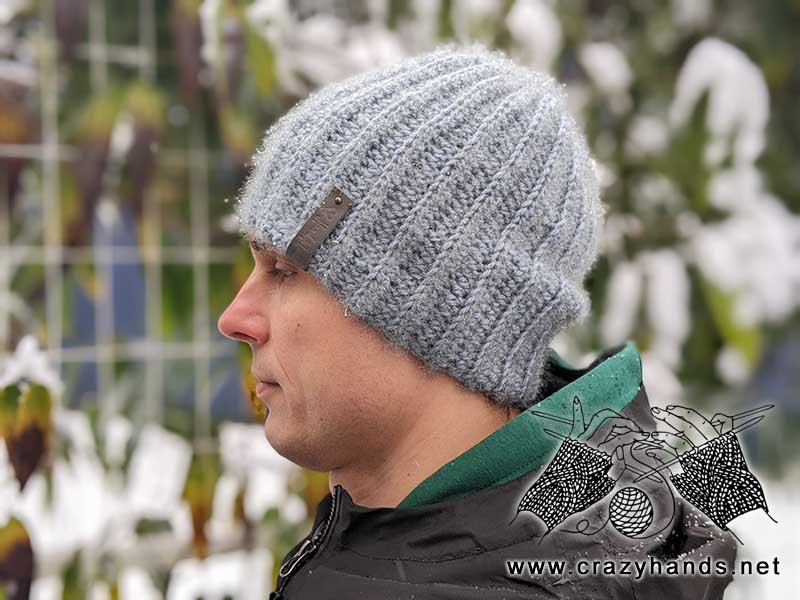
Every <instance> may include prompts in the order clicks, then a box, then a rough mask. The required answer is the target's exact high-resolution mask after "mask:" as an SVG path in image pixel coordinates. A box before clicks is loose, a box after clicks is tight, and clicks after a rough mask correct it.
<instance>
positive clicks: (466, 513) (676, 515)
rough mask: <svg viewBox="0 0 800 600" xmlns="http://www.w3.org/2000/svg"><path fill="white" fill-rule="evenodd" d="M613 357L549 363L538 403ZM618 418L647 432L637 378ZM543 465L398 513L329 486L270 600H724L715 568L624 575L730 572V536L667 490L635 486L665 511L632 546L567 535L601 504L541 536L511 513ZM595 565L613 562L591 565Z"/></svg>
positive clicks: (612, 537)
mask: <svg viewBox="0 0 800 600" xmlns="http://www.w3.org/2000/svg"><path fill="white" fill-rule="evenodd" d="M618 351H619V347H617V348H613V349H611V350H608V351H606V352H605V353H603V354H602V355H601V356H600V357H598V358H597V359H596V360H595V361H594V362H593V363H592V364H591V365H589V366H588V367H586V368H585V369H572V368H568V367H564V365H563V364H560V363H559V362H557V361H554V360H553V359H552V358H551V359H549V361H548V363H547V365H546V367H545V376H544V377H543V380H542V381H543V383H542V389H541V391H540V393H539V398H538V400H541V399H543V398H546V397H548V396H549V395H551V394H553V393H554V392H556V391H558V390H559V389H560V388H561V387H564V386H566V385H567V384H569V383H570V382H572V381H575V380H576V379H577V378H579V377H582V376H585V375H586V374H588V373H590V372H592V370H593V369H594V368H595V367H596V366H597V365H599V364H600V363H601V362H603V361H604V360H606V359H608V358H609V357H613V355H614V354H615V353H616V352H618ZM598 372H599V371H598ZM584 381H586V380H584ZM620 412H621V413H622V415H623V416H626V417H628V418H631V419H633V420H634V421H636V422H637V423H639V424H640V425H641V426H642V427H643V428H645V429H654V428H655V426H654V422H653V420H652V416H651V414H650V411H649V403H648V400H647V395H646V393H645V389H644V386H643V385H642V384H641V382H640V383H639V386H638V389H637V390H636V392H635V397H634V398H633V400H632V401H629V403H627V405H626V406H625V407H624V408H623V409H622V410H621V411H620ZM546 467H547V462H546V461H545V463H543V464H535V465H533V466H532V468H531V469H528V470H527V471H526V472H525V474H524V475H522V476H521V477H516V478H515V479H512V480H511V481H508V482H506V483H504V484H502V485H499V486H496V487H491V488H488V489H481V490H480V491H476V492H474V493H469V494H467V495H463V496H461V497H457V498H455V499H449V500H445V501H441V502H433V503H431V504H426V505H422V506H413V507H409V508H365V507H361V506H358V505H356V504H354V503H353V500H352V498H351V497H350V495H349V494H348V493H347V491H346V490H345V489H344V488H342V487H341V486H338V485H337V486H336V487H335V489H334V492H333V494H328V495H327V496H326V497H325V498H324V499H323V500H322V502H321V503H320V504H319V506H318V507H317V511H316V517H315V522H314V525H313V527H312V531H311V533H310V534H309V536H308V537H307V538H306V539H304V540H302V541H301V542H300V543H298V544H297V545H296V546H295V547H294V548H293V549H292V550H291V551H290V552H289V554H288V555H287V557H286V558H285V559H284V561H283V563H282V565H281V571H280V576H279V579H278V584H277V588H276V591H274V592H273V593H272V594H271V595H270V600H286V599H288V600H299V599H301V598H302V599H315V600H317V599H319V600H324V599H331V600H333V599H336V600H341V599H350V598H353V599H355V598H360V599H369V600H379V599H380V600H389V599H398V600H399V599H401V598H402V599H412V598H414V599H420V600H422V599H425V600H450V599H453V600H455V599H460V600H471V599H475V600H477V599H481V600H484V599H492V600H494V599H496V600H500V599H501V598H505V599H512V598H515V599H516V598H542V599H544V598H548V599H552V598H576V599H577V598H581V599H583V598H603V599H622V598H625V599H631V600H633V599H639V600H642V599H661V598H663V599H665V600H666V599H669V600H678V599H689V598H692V599H694V598H696V599H698V600H701V599H704V600H711V599H715V598H722V597H723V593H724V589H725V587H726V585H727V584H728V583H729V581H730V580H731V575H729V574H719V571H715V570H714V569H715V568H716V567H714V566H712V575H698V574H696V575H694V576H691V575H681V576H677V577H676V576H661V577H657V576H652V575H645V576H643V577H641V578H637V577H636V576H635V572H636V571H635V566H634V565H633V562H632V561H635V560H638V561H641V562H640V564H644V563H647V568H648V569H657V567H655V566H652V565H653V563H654V562H657V561H659V560H660V561H670V560H671V559H676V558H677V557H678V556H679V555H681V557H682V558H683V559H684V560H685V561H686V560H688V561H689V562H692V561H694V563H695V564H694V567H695V568H699V564H700V562H701V561H702V559H706V561H708V560H709V559H708V558H707V557H711V558H710V560H711V561H714V560H724V561H726V563H725V564H726V565H728V566H730V565H732V563H733V560H734V557H735V551H736V546H735V542H734V541H733V538H732V536H731V535H730V534H728V533H727V532H723V531H721V530H720V529H719V528H717V527H716V526H714V525H712V524H710V523H709V521H708V519H707V518H706V517H705V516H704V515H703V514H702V513H700V512H699V511H697V510H696V509H695V508H694V507H692V506H691V505H690V504H688V503H687V502H686V501H684V500H682V499H681V498H680V496H678V495H673V494H670V493H669V492H668V491H667V490H668V488H667V487H666V486H663V485H662V486H659V485H656V484H654V483H650V482H648V481H647V480H644V481H642V482H640V483H641V484H643V485H642V486H641V487H642V488H643V489H644V490H646V491H647V492H648V494H649V497H650V498H651V499H652V500H653V505H654V506H655V507H656V508H657V510H656V514H657V515H659V514H661V515H666V516H665V517H663V519H664V521H663V525H664V526H663V528H661V529H662V530H661V533H660V534H659V535H655V536H650V537H647V538H643V539H632V538H630V537H626V536H623V535H621V534H620V533H619V532H617V531H616V530H615V529H614V528H612V527H611V526H610V524H609V525H607V526H606V527H604V528H602V529H600V530H599V532H598V533H595V534H593V535H585V534H583V533H569V532H567V531H566V530H567V529H571V530H572V531H576V527H575V523H577V522H578V521H579V520H580V519H581V518H583V517H585V516H586V515H590V516H591V515H592V514H594V515H595V516H597V517H598V518H600V516H601V513H602V511H603V510H607V501H606V503H605V508H604V506H603V504H604V503H603V502H599V503H597V504H596V505H594V506H593V507H590V508H589V509H587V510H586V511H583V512H582V513H580V514H576V515H574V516H573V518H572V519H567V520H566V521H564V522H563V523H562V525H560V526H558V527H555V528H554V529H553V530H551V531H549V532H547V531H546V526H545V525H544V523H543V521H542V520H541V519H539V518H537V517H536V516H534V515H533V514H532V513H530V512H519V513H518V512H517V509H518V507H519V505H520V500H521V499H522V498H523V496H524V495H525V493H526V491H527V490H528V489H529V488H530V487H531V485H532V484H533V483H534V482H535V481H536V480H537V479H538V477H539V476H540V475H541V473H542V472H543V471H544V470H545V469H546ZM608 496H609V497H611V496H613V494H608ZM606 514H607V513H606ZM657 519H658V517H656V520H657ZM569 523H572V525H571V526H567V524H569ZM545 533H546V535H544V534H545ZM651 557H652V558H651ZM547 559H550V560H554V559H555V560H558V559H563V560H564V561H565V563H564V569H565V570H564V572H563V573H561V574H559V573H557V572H547V571H545V572H544V573H542V574H537V575H532V574H531V573H530V570H529V569H530V568H531V566H530V565H529V562H528V561H534V560H547ZM594 559H596V560H598V561H612V560H613V561H615V562H614V563H613V566H611V567H610V566H607V565H608V564H609V563H608V562H601V563H598V564H600V565H601V566H600V567H595V566H594V565H592V563H591V561H592V560H594ZM508 561H522V562H516V563H513V564H516V566H517V567H519V566H520V565H522V566H523V572H522V573H521V574H520V573H518V572H517V573H513V574H512V572H510V571H513V569H514V567H513V564H512V565H511V566H510V565H509V563H508ZM579 561H584V562H583V565H582V567H581V568H583V569H584V571H585V570H586V569H592V568H600V569H601V571H602V569H610V568H614V569H615V570H617V572H619V571H624V570H625V569H626V567H625V564H626V562H627V563H628V567H627V569H630V570H631V574H630V575H624V574H617V575H616V576H612V575H602V574H598V575H583V574H579V573H577V568H578V562H579ZM587 561H588V562H587ZM673 562H674V560H673ZM680 564H681V565H684V564H685V563H680ZM665 565H666V563H662V567H661V568H662V572H666V568H665ZM673 566H675V565H673ZM532 568H534V569H535V568H536V566H535V565H534V566H533V567H532ZM640 568H641V567H640ZM680 568H688V567H684V566H681V567H680ZM714 573H716V574H714ZM727 573H730V568H728V569H727Z"/></svg>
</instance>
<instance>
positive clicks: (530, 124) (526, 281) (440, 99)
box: [219, 45, 733, 599]
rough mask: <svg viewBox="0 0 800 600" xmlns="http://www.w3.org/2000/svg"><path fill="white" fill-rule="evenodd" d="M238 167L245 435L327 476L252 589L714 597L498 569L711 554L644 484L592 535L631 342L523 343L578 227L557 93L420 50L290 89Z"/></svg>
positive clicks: (532, 78) (479, 56)
mask: <svg viewBox="0 0 800 600" xmlns="http://www.w3.org/2000/svg"><path fill="white" fill-rule="evenodd" d="M253 162H254V166H253V169H252V171H251V174H250V176H249V178H248V180H247V182H246V183H245V185H244V186H243V190H242V194H241V196H240V198H239V200H238V202H237V214H238V217H239V222H240V226H241V231H242V233H243V235H244V236H245V238H246V239H247V240H248V242H249V243H250V247H251V251H252V253H253V256H254V259H255V268H254V269H253V272H252V273H251V275H250V277H249V278H248V280H247V281H246V282H245V284H244V285H243V287H242V288H241V290H240V291H239V293H238V294H237V296H236V298H235V299H234V300H233V302H232V303H231V305H230V306H229V307H228V308H227V309H226V311H225V312H224V313H223V314H222V316H221V317H220V319H219V329H220V331H222V333H223V334H225V335H226V336H228V337H231V338H234V339H238V340H241V341H244V342H246V343H248V344H249V345H250V346H251V348H252V350H253V366H252V370H253V373H254V374H255V376H256V377H257V378H258V379H259V381H260V382H261V383H259V385H258V389H257V394H258V396H259V397H260V398H261V399H263V401H264V402H265V404H266V406H267V408H268V416H267V420H266V422H265V425H264V430H265V435H266V437H267V439H268V441H269V442H270V443H271V444H272V445H273V447H274V448H275V449H276V450H277V451H278V452H279V453H280V454H281V455H283V456H285V457H286V458H288V459H290V460H292V461H293V462H295V463H297V464H299V465H302V466H304V467H306V468H309V469H313V470H318V471H327V472H328V473H329V475H330V486H331V494H329V495H328V496H327V497H326V498H325V499H324V500H323V501H322V502H321V503H320V505H319V507H318V509H317V514H316V519H315V523H314V526H313V528H312V531H311V532H310V533H309V535H308V537H307V538H305V539H304V540H302V541H301V542H300V543H298V545H297V546H295V548H294V549H293V550H292V551H291V552H290V553H289V555H288V556H287V557H286V558H285V559H284V561H283V563H282V566H281V571H280V578H279V580H278V587H277V589H276V591H275V592H273V594H272V595H271V598H273V599H277V598H290V599H294V598H315V599H317V598H442V599H445V598H448V599H449V598H481V599H483V598H540V597H541V598H545V597H547V598H553V597H558V598H562V597H563V598H573V597H574V598H578V597H581V598H583V597H602V598H634V597H637V598H651V597H659V598H660V597H663V598H667V597H669V598H694V597H696V598H719V597H722V593H723V589H724V587H725V585H726V584H727V582H728V581H729V579H730V576H723V577H690V578H687V577H681V578H674V577H672V578H660V579H657V578H647V577H645V578H641V579H639V580H633V579H632V578H630V577H626V576H606V575H603V574H602V573H601V574H599V575H598V574H595V575H589V576H585V575H584V574H579V573H577V572H576V571H574V570H572V571H569V572H567V571H564V572H562V573H544V574H541V575H536V576H534V575H532V574H519V573H513V572H509V571H510V569H509V567H508V563H507V561H509V560H511V559H515V558H525V559H530V558H547V559H564V560H565V561H567V562H568V563H569V565H568V569H574V563H575V562H576V560H577V559H578V558H579V557H607V556H613V557H616V558H618V559H620V560H622V559H632V558H642V557H644V558H647V557H649V556H654V557H658V558H659V559H669V558H671V557H676V556H677V555H678V554H684V555H691V554H692V553H693V552H696V553H697V555H698V556H705V555H708V554H712V555H714V556H722V557H724V558H726V559H729V560H730V559H732V557H733V544H732V542H731V541H730V538H729V537H727V536H724V535H722V533H721V532H720V531H719V530H712V529H711V528H708V527H704V526H702V525H699V524H697V523H698V522H697V518H698V516H699V517H702V515H698V514H695V513H692V512H691V507H690V506H689V505H687V504H686V503H683V502H677V503H676V502H674V501H673V497H672V495H671V494H670V493H669V491H668V487H667V486H666V485H665V483H664V481H663V480H660V479H659V478H658V477H656V476H651V477H650V478H649V479H645V480H644V481H642V482H641V484H640V486H639V487H640V488H641V489H640V491H639V492H636V493H637V494H639V496H634V497H635V498H640V497H641V496H647V498H648V500H647V501H648V502H649V503H650V504H649V506H650V512H649V513H647V514H645V517H647V518H646V519H645V520H644V521H641V520H640V521H641V522H638V521H637V523H639V525H637V526H639V529H641V531H639V530H638V529H635V528H632V527H633V525H631V523H627V522H626V523H627V524H626V525H625V526H622V525H620V524H619V523H618V522H616V525H615V526H616V527H617V530H615V529H614V528H613V527H612V525H611V524H608V525H607V526H604V525H603V523H601V521H602V515H603V514H605V515H606V521H608V519H609V518H610V517H609V515H611V512H610V508H609V507H610V506H611V503H613V499H612V500H611V503H609V498H612V493H611V489H612V488H614V486H615V482H616V483H621V481H622V479H617V478H618V477H619V478H621V477H622V475H623V474H625V473H628V474H629V475H630V473H631V472H632V473H636V474H641V473H642V472H643V471H644V470H645V469H644V468H639V470H638V471H630V472H629V471H628V470H626V465H632V463H631V462H630V461H631V456H632V454H631V452H632V451H633V450H632V449H638V450H637V452H638V454H639V459H642V458H644V457H642V453H643V451H644V450H647V449H648V448H649V449H650V450H652V449H653V448H654V447H655V446H654V445H649V446H648V445H647V442H646V438H647V431H645V430H651V429H653V428H654V423H653V419H652V416H651V415H650V413H649V406H648V404H647V398H646V395H645V392H644V387H643V386H642V381H641V361H640V357H639V354H638V350H637V348H636V346H635V344H633V343H632V342H629V343H627V344H623V345H621V346H619V347H616V348H612V349H609V350H607V351H606V352H604V353H602V354H601V356H599V357H598V358H597V359H596V360H595V361H594V362H593V363H592V364H591V365H589V366H588V367H585V368H583V369H578V368H575V367H572V366H571V365H568V364H566V363H565V362H564V361H563V360H561V359H560V358H559V357H558V355H557V354H555V353H554V352H552V351H551V350H550V349H549V343H550V341H551V340H552V338H553V337H554V336H555V335H556V334H557V333H558V332H559V331H560V330H561V329H563V328H565V327H567V326H569V325H571V324H574V323H576V322H579V321H580V320H582V319H583V318H585V317H586V315H587V314H588V311H589V299H588V294H587V293H586V290H585V289H584V288H583V280H584V279H585V276H586V274H587V273H588V272H589V271H590V269H591V268H592V266H593V264H594V262H595V260H596V258H597V253H598V246H599V240H600V236H601V232H602V222H603V213H604V210H603V205H602V202H601V201H600V198H599V193H598V185H597V179H596V175H595V172H594V170H593V167H592V162H591V159H590V156H589V152H588V148H587V146H586V142H585V140H584V138H583V136H582V134H581V133H580V131H579V128H578V127H577V126H576V124H575V122H574V120H573V119H572V118H571V117H570V115H569V112H568V111H567V109H566V102H565V99H564V96H563V92H562V90H561V88H560V86H559V85H558V84H557V83H555V82H554V81H553V80H552V79H550V78H549V77H546V76H544V75H541V74H538V73H534V72H531V71H529V70H527V69H524V68H522V67H520V66H518V65H515V64H514V63H513V62H512V61H511V60H509V59H508V58H507V57H506V56H505V55H503V54H502V53H500V52H499V51H489V50H487V49H486V48H484V47H482V46H479V45H474V46H469V47H458V46H453V45H447V46H442V47H440V48H438V49H436V50H435V51H433V52H431V53H429V54H426V55H423V56H417V57H413V58H409V59H406V60H404V61H401V62H400V63H397V64H394V65H390V66H388V67H385V68H383V69H378V70H374V71H371V72H368V73H364V74H361V75H358V76H355V77H352V78H350V79H347V80H345V81H341V82H338V83H336V84H332V85H329V86H327V87H326V88H324V89H322V90H320V91H319V92H317V93H315V94H312V95H311V96H310V97H309V98H307V99H306V100H304V101H303V102H301V103H299V104H298V105H297V106H295V107H294V108H293V109H292V110H290V111H289V112H288V113H287V114H286V115H284V116H283V117H282V118H281V119H280V120H279V121H278V122H277V123H276V124H275V125H274V126H273V127H272V128H271V129H270V130H269V131H268V132H267V134H266V136H265V138H264V143H263V145H262V147H261V148H260V149H259V151H258V152H257V154H256V156H255V157H254V161H253ZM584 414H585V415H586V418H585V419H584V416H583V415H584ZM592 415H594V417H595V418H591V417H592ZM587 421H588V424H587ZM565 424H568V425H565ZM600 443H602V444H606V445H605V446H599V444H600ZM559 444H561V447H562V448H565V449H566V450H569V452H570V454H569V459H568V460H566V461H565V460H562V459H563V458H564V456H567V455H566V454H565V452H561V451H560V450H559ZM590 444H593V445H590ZM637 444H638V445H637ZM642 444H645V445H644V446H643V445H642ZM623 447H625V448H627V450H626V451H625V452H622V451H621V449H622V448H623ZM618 449H620V450H618ZM557 451H558V453H557ZM626 452H627V456H628V462H625V461H624V460H620V458H621V457H624V456H626ZM612 454H613V455H614V456H615V457H616V458H615V459H614V463H615V466H614V468H613V469H611V468H610V465H611V462H612ZM554 456H555V458H554ZM648 456H649V457H650V458H651V460H650V462H649V463H643V464H644V465H646V464H649V465H652V466H657V464H658V463H654V462H652V457H653V456H654V455H653V454H652V453H650V454H648ZM551 459H552V461H551ZM559 460H561V462H559ZM632 460H637V459H636V456H633V458H632ZM644 460H645V461H646V460H647V458H644ZM548 461H551V462H552V465H551V466H550V468H549V470H548ZM620 465H621V466H620ZM640 467H642V465H640ZM611 475H613V476H614V477H613V478H612V477H611ZM537 479H540V480H539V483H538V484H537V485H538V487H533V488H532V487H531V486H532V484H534V483H535V482H536V481H537ZM626 481H628V482H630V478H629V479H628V480H626ZM614 497H616V496H614ZM612 508H613V507H612ZM592 511H594V512H592ZM603 511H605V512H604V513H603ZM629 512H630V511H629ZM601 513H602V514H601ZM690 515H694V516H693V517H692V518H690ZM612 516H613V515H612ZM629 516H630V514H629V513H625V514H624V515H623V517H624V518H625V519H627V518H628V517H629ZM587 517H588V518H587ZM612 523H613V522H612ZM618 530H619V531H618ZM620 531H623V532H624V533H625V535H623V533H620ZM637 531H638V534H637V535H636V536H632V535H631V532H634V533H636V532H637ZM634 538H635V539H634ZM511 570H512V571H513V568H512V569H511Z"/></svg>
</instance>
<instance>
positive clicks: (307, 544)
mask: <svg viewBox="0 0 800 600" xmlns="http://www.w3.org/2000/svg"><path fill="white" fill-rule="evenodd" d="M311 539H312V536H309V537H307V538H306V540H305V541H304V542H303V545H302V546H300V549H299V550H298V551H297V552H296V553H295V555H294V556H292V558H290V559H289V562H287V563H286V564H284V565H283V566H282V567H281V568H280V570H279V571H278V575H280V576H281V577H284V578H286V577H288V576H289V575H291V573H292V572H293V571H294V569H295V567H296V566H297V564H298V563H299V562H300V561H301V560H303V559H304V558H305V557H306V556H307V555H308V554H311V552H313V551H314V548H315V546H316V545H315V544H314V542H312V541H311Z"/></svg>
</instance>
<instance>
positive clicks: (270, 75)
mask: <svg viewBox="0 0 800 600" xmlns="http://www.w3.org/2000/svg"><path fill="white" fill-rule="evenodd" d="M242 27H243V29H244V42H245V52H246V56H247V67H248V71H249V74H250V76H251V77H252V78H253V79H254V80H255V82H256V87H257V88H258V91H259V93H260V94H261V95H262V96H263V97H265V98H268V97H269V96H271V95H272V92H273V90H274V89H275V82H276V79H277V77H276V72H275V52H274V51H273V50H272V46H271V45H270V44H269V42H268V41H267V40H265V39H264V38H263V37H262V36H261V34H259V33H258V31H256V30H255V28H254V27H253V26H252V24H251V23H250V21H249V20H248V19H247V17H246V16H244V15H243V16H242Z"/></svg>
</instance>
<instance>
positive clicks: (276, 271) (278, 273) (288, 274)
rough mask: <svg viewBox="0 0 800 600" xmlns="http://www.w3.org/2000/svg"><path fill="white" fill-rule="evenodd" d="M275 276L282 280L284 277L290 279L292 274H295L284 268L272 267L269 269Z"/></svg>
mask: <svg viewBox="0 0 800 600" xmlns="http://www.w3.org/2000/svg"><path fill="white" fill-rule="evenodd" d="M267 272H268V273H269V274H270V275H272V276H273V277H277V278H278V279H279V280H280V281H283V280H284V279H288V278H289V277H291V276H292V275H294V273H293V272H291V271H284V270H283V269H272V270H271V271H267Z"/></svg>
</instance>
